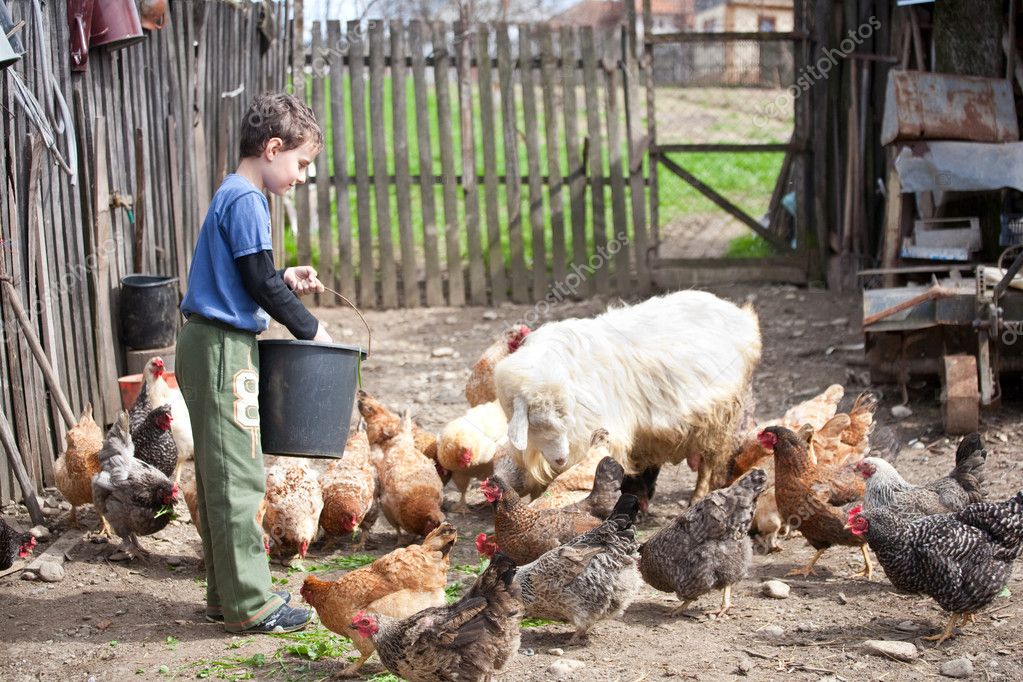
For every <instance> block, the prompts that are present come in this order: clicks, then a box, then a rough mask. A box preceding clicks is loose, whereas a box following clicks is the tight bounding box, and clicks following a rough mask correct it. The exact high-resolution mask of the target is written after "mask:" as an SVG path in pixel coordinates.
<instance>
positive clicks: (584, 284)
mask: <svg viewBox="0 0 1023 682" xmlns="http://www.w3.org/2000/svg"><path fill="white" fill-rule="evenodd" d="M559 41H560V43H561V63H562V65H563V67H562V79H563V83H564V84H563V86H562V89H561V91H562V99H563V102H562V106H563V107H564V109H565V151H566V152H567V156H568V168H567V169H566V171H567V178H568V196H569V205H570V206H571V209H572V262H573V263H574V264H575V265H576V266H582V265H584V264H585V263H586V261H587V255H586V254H587V248H586V159H585V158H584V157H583V154H582V152H581V151H580V149H579V121H578V118H577V117H578V115H579V113H578V109H577V105H576V102H577V99H576V98H577V95H578V93H577V90H578V87H579V77H578V76H579V74H578V72H577V71H576V63H575V61H576V60H575V55H576V43H577V36H576V31H575V29H573V28H571V27H568V26H562V27H561V29H560V35H559ZM574 293H575V294H577V295H586V294H591V293H593V280H592V279H588V278H587V279H585V280H583V281H581V282H579V284H578V285H577V287H576V288H575V292H574Z"/></svg>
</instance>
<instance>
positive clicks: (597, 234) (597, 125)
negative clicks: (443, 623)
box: [580, 26, 611, 296]
mask: <svg viewBox="0 0 1023 682" xmlns="http://www.w3.org/2000/svg"><path fill="white" fill-rule="evenodd" d="M593 33H594V32H593V27H592V26H583V27H582V29H580V46H581V49H582V55H583V85H584V91H585V97H586V138H587V140H588V141H589V154H587V158H586V164H587V168H588V170H589V174H590V205H591V206H592V213H591V222H592V224H593V248H594V250H595V251H596V252H597V253H603V252H605V251H606V249H607V224H606V221H607V216H606V215H605V207H604V135H603V132H602V130H601V120H600V109H601V107H600V85H599V75H598V73H597V46H596V44H595V41H594V35H593ZM591 279H592V280H593V282H594V283H595V284H596V291H597V293H598V294H600V295H602V296H607V295H608V294H609V293H610V291H611V287H610V279H609V278H608V275H607V268H606V267H598V268H595V269H594V271H593V274H592V277H591Z"/></svg>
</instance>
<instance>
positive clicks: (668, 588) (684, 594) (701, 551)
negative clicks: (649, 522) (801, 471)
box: [639, 469, 767, 617]
mask: <svg viewBox="0 0 1023 682" xmlns="http://www.w3.org/2000/svg"><path fill="white" fill-rule="evenodd" d="M766 487H767V474H766V473H765V472H764V470H763V469H753V470H752V471H750V472H749V473H748V474H746V475H745V476H743V477H742V478H740V479H739V480H738V481H736V482H735V483H733V484H732V485H731V486H730V487H728V488H722V489H718V490H714V491H712V492H711V493H710V494H709V495H707V496H706V497H704V498H702V499H700V500H699V501H698V502H696V503H695V504H694V505H693V506H691V507H689V508H688V509H686V510H685V511H684V512H683V513H682V514H681V515H679V516H678V517H676V518H675V520H674V521H672V522H671V523H670V524H669V525H667V526H665V527H664V528H662V529H661V530H659V531H657V533H655V534H654V535H653V536H652V537H650V538H649V539H648V540H647V541H646V542H644V543H643V545H642V546H641V547H640V548H639V554H640V559H639V571H640V573H641V574H642V576H643V579H644V580H646V582H647V583H648V584H649V585H650V586H651V587H653V588H654V589H656V590H661V591H663V592H674V593H675V594H676V595H677V596H678V598H679V601H681V602H682V604H681V605H680V606H679V607H678V608H677V609H675V612H674V613H675V614H681V613H683V612H684V611H685V610H686V609H687V608H688V607H689V605H690V604H691V603H692V602H693V601H694V600H695V599H696V598H697V597H699V596H700V595H702V594H706V593H707V592H710V591H711V590H722V592H723V595H722V600H721V608H720V609H718V610H717V611H713V612H710V613H713V614H714V615H716V616H719V617H720V616H724V615H725V614H726V613H728V610H729V609H731V607H732V600H731V597H732V585H734V584H736V583H737V582H739V581H740V580H742V579H743V578H745V577H746V575H747V574H748V573H749V568H750V564H752V563H753V544H752V541H751V540H750V536H749V529H750V524H751V523H752V522H753V509H754V506H755V504H756V501H757V497H759V496H760V494H761V493H762V492H763V491H764V489H765V488H766Z"/></svg>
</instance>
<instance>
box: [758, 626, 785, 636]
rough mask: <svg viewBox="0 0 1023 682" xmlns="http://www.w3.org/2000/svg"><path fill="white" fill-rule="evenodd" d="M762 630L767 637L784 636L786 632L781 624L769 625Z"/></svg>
mask: <svg viewBox="0 0 1023 682" xmlns="http://www.w3.org/2000/svg"><path fill="white" fill-rule="evenodd" d="M760 632H761V633H762V634H763V635H764V636H765V637H770V638H771V639H778V638H779V637H782V636H784V634H785V630H784V628H782V627H781V626H780V625H768V626H767V627H766V628H764V629H762V630H761V631H760Z"/></svg>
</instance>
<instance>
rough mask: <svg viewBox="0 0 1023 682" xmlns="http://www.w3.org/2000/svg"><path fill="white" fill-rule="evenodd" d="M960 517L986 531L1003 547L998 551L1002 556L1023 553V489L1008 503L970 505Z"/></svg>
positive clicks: (1011, 557)
mask: <svg viewBox="0 0 1023 682" xmlns="http://www.w3.org/2000/svg"><path fill="white" fill-rule="evenodd" d="M957 516H958V518H959V520H960V521H962V522H964V523H967V524H969V525H971V526H973V527H974V528H979V529H980V530H982V531H984V532H985V533H987V534H988V535H989V536H990V537H991V539H992V540H993V541H994V542H995V543H997V545H999V546H1000V547H1001V551H1000V552H997V553H996V554H1000V555H1001V558H1002V559H1005V560H1009V561H1012V560H1015V559H1016V558H1017V557H1019V555H1020V553H1021V552H1023V490H1021V491H1020V492H1018V493H1016V495H1015V496H1014V497H1013V498H1012V499H1009V500H1006V501H1005V502H979V503H976V504H970V505H967V506H966V508H965V509H963V510H962V511H961V512H959V513H958V514H957Z"/></svg>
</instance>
